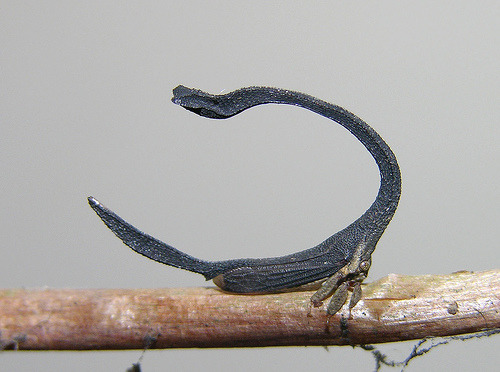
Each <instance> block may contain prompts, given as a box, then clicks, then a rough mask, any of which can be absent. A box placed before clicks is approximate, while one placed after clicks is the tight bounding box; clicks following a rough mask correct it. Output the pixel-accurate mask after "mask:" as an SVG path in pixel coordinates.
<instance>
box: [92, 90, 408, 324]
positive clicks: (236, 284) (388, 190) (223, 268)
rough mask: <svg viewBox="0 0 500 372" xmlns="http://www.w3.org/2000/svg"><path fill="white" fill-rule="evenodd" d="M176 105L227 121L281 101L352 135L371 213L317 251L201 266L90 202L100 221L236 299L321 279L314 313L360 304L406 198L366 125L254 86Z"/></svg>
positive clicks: (190, 97) (302, 97)
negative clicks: (370, 175)
mask: <svg viewBox="0 0 500 372" xmlns="http://www.w3.org/2000/svg"><path fill="white" fill-rule="evenodd" d="M173 93H174V97H173V98H172V101H173V102H174V103H175V104H178V105H180V106H182V107H184V108H185V109H187V110H189V111H192V112H195V113H197V114H198V115H201V116H205V117H208V118H213V119H225V118H229V117H231V116H234V115H236V114H239V113H240V112H242V111H244V110H246V109H248V108H251V107H253V106H257V105H261V104H266V103H276V104H289V105H294V106H300V107H303V108H305V109H308V110H310V111H312V112H315V113H316V114H319V115H321V116H324V117H326V118H329V119H331V120H333V121H335V122H337V123H338V124H340V125H342V126H343V127H344V128H346V129H347V130H349V131H350V132H351V133H352V134H353V135H354V136H356V138H357V139H358V140H359V141H361V143H362V144H363V145H364V146H365V147H366V148H367V150H368V151H369V152H370V154H372V156H373V158H374V159H375V161H376V163H377V165H378V167H379V170H380V176H381V182H380V189H379V192H378V195H377V197H376V199H375V201H374V202H373V204H372V205H371V206H370V208H368V210H367V211H366V212H365V213H364V214H363V215H362V216H361V217H359V218H358V219H357V220H356V221H354V222H353V223H351V224H350V225H349V226H347V227H346V228H344V229H343V230H341V231H339V232H337V233H336V234H334V235H332V236H331V237H329V238H328V239H326V240H325V241H323V242H322V243H320V244H318V245H316V246H315V247H313V248H309V249H306V250H304V251H301V252H297V253H294V254H290V255H287V256H282V257H272V258H260V259H236V260H227V261H213V262H212V261H204V260H200V259H197V258H195V257H192V256H190V255H188V254H186V253H183V252H181V251H179V250H177V249H175V248H173V247H171V246H169V245H167V244H165V243H163V242H162V241H160V240H158V239H155V238H153V237H152V236H150V235H147V234H145V233H143V232H142V231H140V230H138V229H137V228H135V227H134V226H132V225H130V224H129V223H127V222H126V221H124V220H123V219H122V218H120V217H119V216H118V215H116V214H115V213H114V212H112V211H111V210H109V209H107V208H106V207H104V206H103V205H102V204H101V203H99V202H98V201H97V200H96V199H94V198H93V197H89V198H88V201H89V204H90V206H91V207H92V209H93V210H94V211H95V212H96V213H97V214H98V215H99V217H100V218H101V219H102V221H103V222H104V223H105V224H106V225H107V226H108V227H109V228H110V229H111V231H113V233H114V234H115V235H116V236H117V237H118V238H120V239H121V240H122V241H123V243H125V244H126V245H128V246H129V247H130V248H132V249H133V250H134V251H136V252H137V253H140V254H142V255H144V256H146V257H149V258H151V259H153V260H155V261H158V262H161V263H164V264H166V265H170V266H174V267H178V268H181V269H184V270H189V271H192V272H195V273H199V274H202V275H203V276H204V277H205V278H206V279H207V280H210V279H213V281H214V283H215V284H216V285H217V286H219V287H220V288H221V289H223V290H225V291H228V292H236V293H266V292H267V293H268V292H278V291H282V290H286V289H289V288H294V287H299V286H302V285H305V284H308V283H312V282H317V281H323V284H322V286H321V287H320V289H319V290H318V291H317V292H316V293H315V294H314V295H313V296H312V297H311V303H312V305H314V306H315V307H318V306H321V304H322V302H323V300H325V299H326V298H328V297H330V296H332V299H331V301H330V303H329V305H328V307H327V313H328V314H329V315H333V314H335V313H336V312H337V311H339V310H340V308H341V307H342V306H343V305H344V303H345V302H346V301H347V297H348V289H351V290H352V295H351V300H350V303H349V309H351V308H352V307H354V306H355V305H356V303H357V302H358V301H359V299H360V298H361V282H362V281H363V280H364V279H365V278H366V275H367V273H368V270H369V268H370V265H371V254H372V252H373V251H374V249H375V246H376V244H377V242H378V240H379V239H380V237H381V236H382V234H383V232H384V230H385V228H386V227H387V225H388V224H389V222H390V221H391V219H392V216H393V215H394V213H395V211H396V208H397V205H398V201H399V196H400V193H401V175H400V172H399V167H398V163H397V161H396V157H395V156H394V154H393V152H392V151H391V149H390V148H389V146H388V145H387V144H386V143H385V142H384V140H383V139H382V138H381V137H380V136H379V135H378V134H377V133H376V132H375V131H374V130H373V129H372V128H371V127H369V126H368V124H366V123H365V122H364V121H363V120H361V119H360V118H358V117H357V116H355V115H353V114H351V113H350V112H348V111H346V110H344V109H343V108H341V107H339V106H335V105H332V104H330V103H327V102H324V101H321V100H319V99H317V98H314V97H311V96H308V95H306V94H303V93H298V92H292V91H289V90H284V89H277V88H267V87H250V88H243V89H239V90H236V91H234V92H231V93H227V94H223V95H212V94H208V93H205V92H202V91H200V90H196V89H190V88H186V87H184V86H178V87H177V88H175V89H174V91H173Z"/></svg>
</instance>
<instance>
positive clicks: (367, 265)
mask: <svg viewBox="0 0 500 372" xmlns="http://www.w3.org/2000/svg"><path fill="white" fill-rule="evenodd" d="M359 268H360V269H361V270H362V271H368V269H369V268H370V262H369V261H363V262H361V263H360V264H359Z"/></svg>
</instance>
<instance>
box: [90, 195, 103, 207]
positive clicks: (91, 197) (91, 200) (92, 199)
mask: <svg viewBox="0 0 500 372" xmlns="http://www.w3.org/2000/svg"><path fill="white" fill-rule="evenodd" d="M87 200H88V201H89V204H90V206H91V207H95V206H98V205H99V204H101V203H99V201H98V200H97V199H95V198H94V197H93V196H89V197H88V198H87Z"/></svg>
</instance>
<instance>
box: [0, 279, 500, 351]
mask: <svg viewBox="0 0 500 372" xmlns="http://www.w3.org/2000/svg"><path fill="white" fill-rule="evenodd" d="M311 294H312V292H288V293H281V294H267V295H235V294H228V293H223V292H221V291H220V290H218V289H215V288H167V289H88V290H76V289H37V290H33V289H29V290H27V289H6V290H0V332H1V333H0V348H3V349H16V348H18V349H23V350H103V349H108V350H110V349H141V348H144V347H151V348H181V347H182V348H186V347H247V346H280V345H290V346H291V345H344V344H349V345H360V344H368V343H370V344H371V343H381V342H391V341H402V340H411V339H420V338H423V337H426V336H447V335H456V334H463V333H470V332H477V331H480V330H485V329H494V328H500V270H493V271H486V272H481V273H472V272H457V273H453V274H450V275H423V276H403V275H394V274H391V275H389V276H387V277H385V278H383V279H381V280H379V281H377V282H374V283H371V284H368V285H364V286H363V298H362V300H361V301H360V302H359V303H358V304H357V305H356V307H355V308H354V309H353V311H352V314H351V318H348V316H349V313H348V310H347V306H344V308H343V309H342V310H341V311H340V312H339V314H337V315H335V316H334V317H332V318H331V319H330V320H329V322H328V324H327V316H326V313H325V310H324V308H313V309H312V311H311V313H310V315H308V314H309V312H310V310H311V309H310V305H309V297H310V296H311Z"/></svg>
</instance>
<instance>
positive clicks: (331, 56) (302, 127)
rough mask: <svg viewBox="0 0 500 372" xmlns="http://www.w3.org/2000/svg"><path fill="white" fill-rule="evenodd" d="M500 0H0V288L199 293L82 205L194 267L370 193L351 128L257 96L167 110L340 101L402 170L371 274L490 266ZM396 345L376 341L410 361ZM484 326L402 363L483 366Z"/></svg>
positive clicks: (185, 365) (163, 359)
mask: <svg viewBox="0 0 500 372" xmlns="http://www.w3.org/2000/svg"><path fill="white" fill-rule="evenodd" d="M499 16H500V14H499V5H498V2H497V1H489V2H488V1H482V2H476V1H470V2H464V1H462V2H457V1H449V2H436V1H419V2H416V3H413V4H410V3H408V2H400V1H376V2H365V3H359V2H324V3H316V2H306V3H304V4H298V3H297V2H290V3H287V4H284V3H283V4H277V3H274V4H273V3H269V2H267V1H265V2H258V1H254V2H234V1H227V2H225V1H216V2H201V1H200V2H190V1H187V2H175V3H174V2H167V1H164V2H148V1H137V2H130V1H129V2H123V1H105V2H101V1H84V2H82V1H43V2H41V1H2V4H1V6H0V25H1V26H0V28H1V32H0V57H1V69H0V79H1V81H0V84H1V89H0V122H1V128H2V129H1V136H0V137H1V138H0V141H1V142H0V143H1V145H0V156H1V159H2V161H1V163H0V171H1V174H2V177H1V181H0V182H1V188H2V192H1V193H0V204H1V205H2V208H1V210H0V218H1V223H0V226H1V227H0V231H1V238H2V248H1V252H2V254H1V260H0V283H1V287H5V288H9V287H43V286H48V287H53V288H61V287H68V288H130V287H133V288H136V287H137V288H139V287H170V286H199V285H205V282H204V281H203V278H202V277H201V276H199V275H196V274H192V273H189V272H184V271H182V270H178V269H174V268H169V267H166V266H163V265H160V264H158V263H155V262H153V261H150V260H148V259H145V258H143V257H141V256H139V255H137V254H135V253H133V252H132V251H130V250H129V249H128V248H126V247H125V246H123V245H122V244H121V242H120V241H119V240H118V239H116V238H115V237H114V236H113V234H112V233H111V232H110V231H108V230H107V229H106V228H105V227H104V225H103V224H102V223H101V221H99V219H98V218H97V217H96V215H95V214H94V213H93V212H92V210H91V209H90V208H89V207H88V205H87V201H86V197H87V196H88V195H93V196H95V197H96V198H98V199H99V200H101V201H102V202H103V203H104V204H106V205H107V206H109V207H110V208H112V209H114V210H115V211H117V212H118V213H119V214H120V215H122V216H123V217H124V218H126V219H127V220H129V221H130V222H132V223H134V224H135V225H136V226H138V227H139V228H141V229H143V230H145V231H147V232H148V233H150V234H152V235H154V236H156V237H158V238H160V239H162V240H165V241H167V242H169V243H171V244H172V245H174V246H176V247H178V248H180V249H182V250H184V251H186V252H188V253H190V254H192V255H194V256H198V257H201V258H207V259H226V258H236V257H264V256H274V255H283V254H285V253H291V252H294V251H298V250H302V249H305V248H308V247H310V246H312V245H314V244H316V243H318V242H320V241H322V240H323V239H324V238H326V237H328V236H329V235H331V234H332V233H334V232H336V231H338V230H339V229H341V228H343V227H345V226H346V225H347V224H349V223H350V222H351V221H353V220H354V219H355V218H357V217H358V216H359V215H360V214H361V213H362V212H363V211H364V210H365V209H366V208H367V207H368V206H369V205H370V204H371V202H372V201H373V199H374V197H375V195H376V192H377V189H378V183H379V179H378V171H377V168H376V166H375V164H374V161H373V160H372V159H371V157H370V155H369V154H368V153H367V152H366V150H365V149H364V148H363V147H362V145H361V144H360V143H358V142H357V140H356V139H355V138H354V137H353V136H351V135H350V134H349V133H348V132H347V131H346V130H344V129H343V128H341V127H340V126H338V125H335V124H333V123H331V122H329V121H327V120H325V119H323V118H321V117H319V116H317V115H314V114H312V113H310V112H308V111H306V110H301V109H298V108H294V107H282V106H263V107H259V108H256V109H253V110H250V111H248V112H246V113H244V114H242V115H240V116H237V117H235V118H233V119H230V120H226V121H217V122H215V121H209V120H207V119H203V118H200V117H198V116H196V115H193V114H192V113H189V112H187V111H185V110H183V109H181V108H179V107H177V106H175V105H173V104H172V103H170V101H169V100H170V97H171V89H172V88H173V87H175V86H176V85H178V84H184V85H187V86H192V87H197V88H200V89H204V90H207V91H210V92H213V93H219V92H221V91H230V90H233V89H236V88H240V87H242V86H248V85H270V86H277V87H283V88H287V89H293V90H299V91H303V92H306V93H309V94H311V95H314V96H317V97H320V98H322V99H324V100H327V101H330V102H333V103H336V104H339V105H341V106H344V107H345V108H347V109H348V110H350V111H352V112H354V113H356V114H357V115H358V116H360V117H362V118H364V119H365V120H366V121H367V122H368V123H369V124H370V125H372V126H373V127H374V128H375V129H376V130H377V131H378V132H379V133H380V134H381V135H382V136H383V138H384V139H385V140H386V141H387V142H388V143H389V145H390V146H391V148H392V149H393V150H394V152H395V153H396V156H397V157H398V160H399V163H400V166H401V169H402V175H403V195H402V198H401V203H400V207H399V209H398V211H397V213H396V216H395V219H394V221H393V222H392V223H391V225H390V226H389V229H388V230H387V232H386V234H385V235H384V236H383V237H382V239H381V241H380V243H379V245H378V248H377V250H376V251H375V254H374V257H373V265H372V269H371V272H370V276H369V279H368V280H369V281H372V280H376V279H378V278H380V277H383V276H385V275H387V274H388V273H402V274H435V273H436V274H437V273H450V272H453V271H457V270H487V269H492V268H498V267H499V258H500V257H499V253H498V239H497V236H498V231H499V223H498V222H499V209H500V208H499V207H500V202H499V201H500V198H499V197H498V190H497V185H498V161H499V151H498V141H499V135H500V131H499V126H498V116H499V115H498V114H499V112H498V106H499V105H498V103H499V102H498V98H499V94H498V87H499V74H498V65H499V56H498V46H499V45H500V43H499V35H500V32H499V31H500V30H499V26H498V20H499ZM410 346H411V344H405V345H401V344H391V345H388V346H387V347H386V350H388V351H389V352H390V353H391V355H392V356H394V357H396V358H403V357H404V356H406V355H407V353H408V350H409V348H410ZM498 347H499V338H498V337H496V338H490V339H484V340H480V341H470V342H466V343H464V342H455V343H453V344H452V345H449V346H446V347H443V348H441V349H438V350H435V351H433V352H431V353H430V354H429V355H428V356H425V357H422V358H419V359H417V360H415V361H414V362H413V363H412V364H411V365H410V367H409V368H408V370H409V371H419V370H424V369H426V370H441V369H442V368H444V367H445V366H452V367H453V368H454V369H455V370H458V371H472V370H482V371H493V370H497V368H498V364H499V362H500V357H499V356H498ZM139 355H140V352H139V351H128V352H100V353H97V352H79V353H76V352H74V353H70V352H53V353H41V352H38V353H29V352H22V353H13V352H8V353H7V352H4V353H1V354H0V364H1V365H2V370H6V371H7V370H17V371H32V370H33V371H34V370H37V371H49V370H50V371H52V370H63V369H64V370H67V369H68V368H71V369H72V370H74V371H83V370H85V371H87V370H113V371H123V370H124V369H125V368H126V367H127V366H129V365H131V363H132V362H135V361H137V358H138V357H139ZM143 368H144V370H145V371H156V370H167V369H170V370H195V369H198V370H199V369H203V370H205V371H233V370H235V369H236V370H238V371H253V370H261V371H275V370H290V369H293V370H297V371H309V370H332V369H336V370H359V371H368V370H372V369H373V362H372V359H371V356H370V355H369V354H368V353H366V352H363V351H361V350H359V349H352V348H349V347H332V348H330V349H329V352H326V351H325V350H324V349H323V348H319V347H316V348H315V347H310V348H267V349H249V350H245V349H235V350H167V351H150V352H148V353H146V357H145V359H144V361H143Z"/></svg>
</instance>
